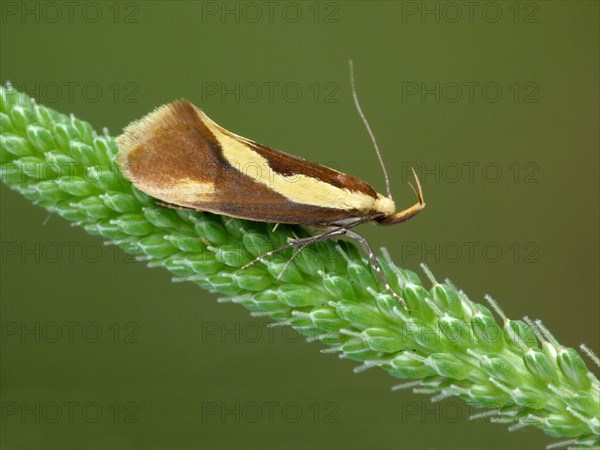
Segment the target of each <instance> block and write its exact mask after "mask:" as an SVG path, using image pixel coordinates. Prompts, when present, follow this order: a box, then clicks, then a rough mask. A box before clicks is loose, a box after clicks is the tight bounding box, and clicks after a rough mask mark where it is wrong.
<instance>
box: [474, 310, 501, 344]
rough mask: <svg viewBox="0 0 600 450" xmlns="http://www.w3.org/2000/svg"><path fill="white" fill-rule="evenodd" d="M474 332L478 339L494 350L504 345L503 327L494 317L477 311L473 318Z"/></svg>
mask: <svg viewBox="0 0 600 450" xmlns="http://www.w3.org/2000/svg"><path fill="white" fill-rule="evenodd" d="M471 325H472V327H473V333H474V334H475V337H476V338H477V339H478V341H479V342H480V343H481V344H483V345H484V346H485V347H487V348H489V349H492V350H500V349H501V348H502V347H504V336H503V333H502V328H500V326H499V325H498V323H497V322H496V321H495V320H494V318H493V317H491V316H488V315H484V314H481V313H476V314H475V315H474V316H473V318H472V319H471Z"/></svg>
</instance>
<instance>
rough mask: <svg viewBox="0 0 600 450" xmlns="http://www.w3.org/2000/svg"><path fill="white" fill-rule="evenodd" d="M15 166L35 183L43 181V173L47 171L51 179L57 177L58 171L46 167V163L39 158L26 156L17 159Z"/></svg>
mask: <svg viewBox="0 0 600 450" xmlns="http://www.w3.org/2000/svg"><path fill="white" fill-rule="evenodd" d="M14 164H15V165H16V166H17V167H18V168H19V170H20V171H21V172H22V173H23V174H25V175H26V176H27V177H29V178H32V179H33V180H35V181H41V180H43V179H44V176H43V173H44V172H45V169H48V171H49V172H50V174H49V175H50V177H51V176H52V175H56V171H55V170H53V169H54V168H53V167H51V166H45V164H46V161H45V160H44V159H42V158H40V157H39V156H24V157H22V158H19V159H16V160H15V161H14Z"/></svg>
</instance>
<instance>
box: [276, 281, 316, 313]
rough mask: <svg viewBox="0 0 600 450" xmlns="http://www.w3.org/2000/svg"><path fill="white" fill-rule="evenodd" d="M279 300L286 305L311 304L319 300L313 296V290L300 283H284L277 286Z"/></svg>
mask: <svg viewBox="0 0 600 450" xmlns="http://www.w3.org/2000/svg"><path fill="white" fill-rule="evenodd" d="M278 291H279V296H280V297H279V300H280V301H281V302H283V303H285V304H286V305H288V306H292V307H299V306H311V305H315V304H318V303H319V301H320V300H321V299H320V298H318V297H315V291H314V290H313V289H311V288H310V287H308V286H305V285H301V284H284V285H281V286H279V289H278Z"/></svg>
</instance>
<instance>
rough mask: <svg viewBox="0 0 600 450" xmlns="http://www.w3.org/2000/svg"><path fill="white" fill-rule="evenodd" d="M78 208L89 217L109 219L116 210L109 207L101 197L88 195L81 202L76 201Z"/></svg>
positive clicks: (75, 204)
mask: <svg viewBox="0 0 600 450" xmlns="http://www.w3.org/2000/svg"><path fill="white" fill-rule="evenodd" d="M73 206H75V207H76V208H79V209H81V211H82V212H84V213H85V214H86V215H87V216H88V217H91V218H92V219H108V218H110V217H112V216H113V215H114V211H112V210H111V209H110V208H107V207H106V205H104V202H103V201H102V199H100V197H97V196H93V197H87V198H84V199H83V200H81V201H79V202H75V203H74V205H73Z"/></svg>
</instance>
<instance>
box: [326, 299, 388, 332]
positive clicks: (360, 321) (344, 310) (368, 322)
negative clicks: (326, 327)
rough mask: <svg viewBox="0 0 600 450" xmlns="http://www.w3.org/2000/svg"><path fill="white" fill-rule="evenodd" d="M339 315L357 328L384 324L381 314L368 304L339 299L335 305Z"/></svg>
mask: <svg viewBox="0 0 600 450" xmlns="http://www.w3.org/2000/svg"><path fill="white" fill-rule="evenodd" d="M337 313H338V314H339V316H340V317H341V318H342V319H344V320H346V321H348V322H349V323H350V324H351V325H352V326H353V327H355V328H358V329H363V328H369V327H375V326H385V322H383V321H382V320H381V316H380V315H379V314H378V313H377V312H376V311H373V308H372V307H371V306H370V305H366V304H360V303H353V302H349V301H341V302H339V304H338V306H337Z"/></svg>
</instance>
